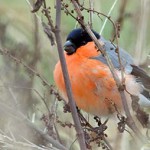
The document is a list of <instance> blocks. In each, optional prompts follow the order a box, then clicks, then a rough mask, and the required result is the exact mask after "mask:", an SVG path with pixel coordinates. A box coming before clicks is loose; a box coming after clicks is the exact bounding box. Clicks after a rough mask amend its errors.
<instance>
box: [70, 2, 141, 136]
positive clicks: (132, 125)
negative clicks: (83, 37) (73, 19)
mask: <svg viewBox="0 0 150 150" xmlns="http://www.w3.org/2000/svg"><path fill="white" fill-rule="evenodd" d="M72 4H73V6H74V8H75V11H76V13H77V15H78V18H79V19H78V21H79V23H80V24H81V26H82V27H83V28H84V29H85V30H86V31H87V33H88V34H89V36H91V38H92V39H93V41H94V42H95V44H96V46H97V47H98V49H99V50H100V51H101V53H102V54H103V55H104V57H105V58H106V60H107V63H108V67H109V69H110V71H111V73H112V75H113V78H114V80H115V81H116V84H117V86H118V89H119V92H120V95H121V100H122V104H123V108H124V111H125V114H126V116H127V120H128V121H127V125H128V126H129V127H130V128H131V129H132V130H133V131H134V132H135V134H136V135H137V136H138V138H140V139H141V138H142V137H143V136H142V134H141V133H140V131H139V129H138V128H137V126H136V124H135V122H134V120H133V118H132V116H131V113H130V111H129V107H128V105H127V99H126V96H125V93H124V86H123V84H122V82H121V81H120V79H119V77H118V76H117V74H116V72H115V68H114V66H113V64H112V62H111V60H110V58H109V56H108V55H107V53H106V51H105V49H104V48H103V45H104V43H103V42H101V41H99V40H97V38H96V37H95V35H94V34H93V32H92V31H91V29H90V27H89V25H88V24H86V23H85V22H84V18H83V16H82V13H81V11H80V8H79V5H78V3H77V1H76V0H72ZM118 56H119V53H118ZM119 57H120V56H119ZM120 62H121V61H120V58H119V63H120ZM120 65H121V64H120Z"/></svg>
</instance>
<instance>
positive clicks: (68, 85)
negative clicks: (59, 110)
mask: <svg viewBox="0 0 150 150" xmlns="http://www.w3.org/2000/svg"><path fill="white" fill-rule="evenodd" d="M60 20H61V0H56V26H55V32H54V34H55V37H56V43H57V48H58V53H59V58H60V62H61V67H62V72H63V77H64V81H65V86H66V91H67V96H68V99H69V104H70V108H71V112H72V113H71V114H72V117H73V120H74V123H75V129H76V132H77V136H78V140H79V144H80V148H81V149H82V150H86V145H85V138H84V133H83V130H82V127H81V124H80V120H79V117H78V113H77V110H76V105H75V101H74V98H73V95H72V89H71V83H70V80H69V74H68V70H67V65H66V61H65V57H64V53H63V49H62V41H61V37H60Z"/></svg>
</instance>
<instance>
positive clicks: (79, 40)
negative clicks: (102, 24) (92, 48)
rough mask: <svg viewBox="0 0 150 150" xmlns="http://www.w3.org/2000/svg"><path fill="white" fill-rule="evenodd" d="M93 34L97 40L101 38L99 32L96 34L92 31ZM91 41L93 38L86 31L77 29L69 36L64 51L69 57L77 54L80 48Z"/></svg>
mask: <svg viewBox="0 0 150 150" xmlns="http://www.w3.org/2000/svg"><path fill="white" fill-rule="evenodd" d="M92 32H93V33H94V35H95V36H96V38H97V39H99V38H100V35H99V34H98V33H97V32H95V31H94V30H92ZM91 41H92V39H91V37H90V36H89V35H88V33H87V32H86V31H85V30H84V29H82V28H77V29H74V30H72V31H71V32H70V33H69V35H68V36H67V39H66V43H65V44H64V50H65V51H66V52H67V54H68V55H71V54H73V53H74V52H76V50H77V49H78V48H79V47H80V46H83V45H85V44H87V43H88V42H91Z"/></svg>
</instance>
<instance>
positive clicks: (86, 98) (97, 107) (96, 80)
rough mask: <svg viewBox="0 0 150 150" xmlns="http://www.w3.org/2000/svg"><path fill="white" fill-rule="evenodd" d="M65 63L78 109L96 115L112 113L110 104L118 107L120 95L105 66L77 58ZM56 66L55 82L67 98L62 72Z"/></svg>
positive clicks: (92, 60)
mask: <svg viewBox="0 0 150 150" xmlns="http://www.w3.org/2000/svg"><path fill="white" fill-rule="evenodd" d="M66 61H67V68H68V72H69V77H70V81H71V86H72V91H73V96H74V98H75V101H76V104H77V106H78V107H79V108H81V109H83V110H85V111H87V112H90V113H92V114H95V115H98V114H107V113H110V112H112V111H114V108H113V107H114V106H113V104H112V103H116V105H118V107H120V105H121V104H120V95H119V93H118V90H117V87H116V84H115V81H114V79H113V78H112V76H111V73H110V71H109V68H108V67H107V66H105V65H104V64H102V63H101V62H99V61H97V60H94V59H90V58H84V57H78V56H75V57H72V58H71V57H70V58H68V59H66ZM59 65H60V64H59ZM59 65H58V66H59ZM58 66H57V67H56V69H55V72H57V75H55V76H56V77H55V82H56V84H57V86H58V88H59V90H60V92H61V93H62V94H63V96H64V97H65V98H67V96H66V90H65V85H64V81H63V76H62V72H61V69H60V68H59V67H60V66H59V67H58ZM56 70H57V71H56Z"/></svg>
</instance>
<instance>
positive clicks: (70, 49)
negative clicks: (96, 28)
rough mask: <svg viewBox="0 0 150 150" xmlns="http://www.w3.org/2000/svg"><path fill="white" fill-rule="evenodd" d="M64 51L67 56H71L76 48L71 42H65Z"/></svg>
mask: <svg viewBox="0 0 150 150" xmlns="http://www.w3.org/2000/svg"><path fill="white" fill-rule="evenodd" d="M64 50H65V51H66V52H67V54H68V55H71V54H73V53H74V52H75V51H76V46H75V45H74V44H73V43H72V42H71V41H66V43H65V44H64Z"/></svg>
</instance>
